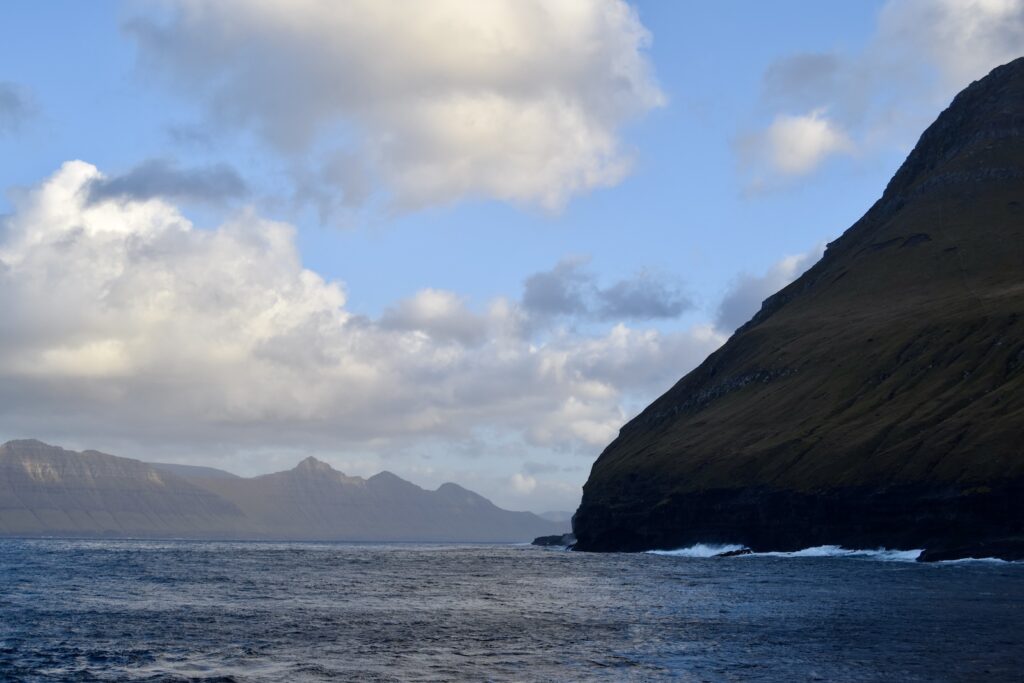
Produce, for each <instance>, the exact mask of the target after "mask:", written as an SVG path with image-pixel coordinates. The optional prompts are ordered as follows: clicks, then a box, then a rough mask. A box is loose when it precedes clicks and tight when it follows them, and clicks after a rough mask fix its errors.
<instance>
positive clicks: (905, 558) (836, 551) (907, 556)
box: [754, 545, 924, 562]
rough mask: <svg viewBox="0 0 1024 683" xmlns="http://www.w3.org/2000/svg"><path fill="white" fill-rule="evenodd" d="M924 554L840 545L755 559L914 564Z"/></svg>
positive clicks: (756, 554) (761, 555)
mask: <svg viewBox="0 0 1024 683" xmlns="http://www.w3.org/2000/svg"><path fill="white" fill-rule="evenodd" d="M923 552H924V550H923V549H917V550H890V549H888V548H877V549H875V550H853V549H850V548H843V547H842V546H838V545H819V546H815V547H813V548H804V549H803V550H795V551H793V552H788V553H782V552H772V553H754V557H862V558H866V559H870V560H882V561H885V562H914V561H916V560H917V558H918V557H920V555H921V553H923Z"/></svg>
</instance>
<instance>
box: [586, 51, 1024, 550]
mask: <svg viewBox="0 0 1024 683" xmlns="http://www.w3.org/2000/svg"><path fill="white" fill-rule="evenodd" d="M1022 195H1024V58H1022V59H1018V60H1016V61H1014V62H1012V63H1010V64H1008V65H1005V66H1002V67H999V68H998V69H995V70H994V71H993V72H992V73H991V74H990V75H989V76H987V77H986V78H984V79H982V80H981V81H978V82H976V83H974V84H972V85H971V86H969V87H968V88H967V89H965V90H964V91H963V92H962V93H960V94H959V95H958V96H957V97H956V99H955V100H954V101H953V103H952V104H951V105H950V107H949V108H948V109H947V110H946V111H945V112H943V113H942V115H941V116H939V118H938V120H937V121H936V122H935V123H934V124H932V125H931V126H930V127H929V128H928V130H927V131H925V133H924V134H923V135H922V136H921V139H920V141H919V142H918V144H917V146H916V147H915V148H914V150H913V152H911V154H910V156H909V157H908V158H907V160H906V162H905V163H904V164H903V165H902V166H901V168H900V169H899V171H898V172H897V173H896V175H895V176H894V177H893V179H892V181H891V182H890V183H889V185H888V187H887V188H886V190H885V192H884V194H883V195H882V197H881V199H879V200H878V202H876V203H875V205H874V206H872V207H871V209H870V210H869V211H868V212H867V214H865V216H864V217H863V218H862V219H861V220H859V221H858V222H857V223H856V224H854V225H853V226H852V227H851V228H850V229H849V230H847V231H846V232H845V233H844V234H843V235H842V236H841V237H839V238H838V239H837V240H835V241H834V242H833V243H831V244H830V245H829V247H828V249H827V250H826V252H825V255H824V256H823V257H822V259H821V261H819V262H818V263H817V264H816V265H814V266H813V267H812V268H811V269H810V270H808V271H807V272H806V273H805V274H804V275H803V276H801V277H800V278H799V279H797V280H796V281H795V282H793V283H792V284H790V285H789V286H787V287H786V288H784V289H783V290H781V291H780V292H778V293H776V294H774V295H773V296H771V297H769V298H768V299H767V300H766V301H765V302H764V304H763V305H762V307H761V310H760V311H759V312H758V313H757V314H756V315H755V316H754V317H753V319H752V320H750V321H749V322H748V323H746V324H745V325H743V326H742V327H741V328H740V329H738V330H737V331H736V333H735V334H734V335H733V336H732V337H731V338H730V339H729V341H728V342H727V343H726V344H725V345H724V346H722V348H721V349H719V350H718V351H716V352H715V353H713V354H712V355H711V356H710V357H708V359H707V360H706V361H705V362H704V363H702V364H701V365H700V366H699V367H698V368H696V369H695V370H693V371H692V372H691V373H689V374H688V375H687V376H686V377H684V378H683V379H682V380H680V381H679V382H678V383H677V384H676V385H675V386H674V387H672V388H671V389H670V390H669V391H668V392H666V393H665V394H664V395H663V396H661V397H660V398H659V399H657V400H656V401H655V402H654V403H652V404H651V405H650V406H649V407H648V408H647V409H646V410H644V411H643V412H642V413H640V414H639V415H638V416H637V417H636V418H634V419H633V420H632V421H631V422H629V423H628V424H626V425H625V426H624V427H623V428H622V430H621V431H620V433H619V436H618V438H616V439H615V441H613V442H612V443H611V444H610V445H609V446H608V447H607V448H606V449H605V451H604V452H603V453H602V454H601V456H600V457H599V458H598V459H597V461H596V462H595V464H594V467H593V470H592V471H591V475H590V478H589V480H588V481H587V484H586V486H585V487H584V494H583V500H582V502H581V505H580V508H579V510H578V511H577V513H576V515H575V517H574V524H573V529H574V531H575V533H576V536H577V537H578V539H579V540H578V542H577V544H576V548H577V549H579V550H598V551H600V550H607V551H620V550H648V549H654V548H678V547H686V546H690V545H693V544H695V543H711V542H715V543H722V542H728V543H738V544H743V545H745V546H748V547H750V548H751V549H753V550H755V551H764V550H797V549H800V548H805V547H809V546H815V545H824V544H833V545H842V546H844V547H847V548H878V547H889V548H930V549H935V550H934V551H932V552H930V553H928V554H926V555H925V559H929V558H931V557H937V556H941V557H951V556H957V555H958V554H959V555H960V556H965V555H964V554H966V553H974V552H980V551H979V550H977V549H978V548H985V549H986V552H987V551H988V550H991V551H992V552H994V553H995V554H996V556H999V557H1007V558H1010V557H1017V556H1019V554H1020V553H1021V549H1022V548H1024V545H1022V542H1021V539H1024V448H1022V447H1021V444H1024V418H1022V417H1021V416H1022V415H1024V360H1022V359H1024V220H1022V219H1021V214H1020V213H1019V212H1015V211H1011V210H1008V209H1007V207H1008V206H1012V205H1013V203H1014V202H1020V201H1021V197H1022ZM939 549H942V550H939ZM939 553H942V554H941V555H939Z"/></svg>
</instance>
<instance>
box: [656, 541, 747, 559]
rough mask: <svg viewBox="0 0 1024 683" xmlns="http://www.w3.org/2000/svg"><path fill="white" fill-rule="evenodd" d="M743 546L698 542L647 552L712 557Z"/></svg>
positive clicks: (672, 555)
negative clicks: (674, 548) (672, 548)
mask: <svg viewBox="0 0 1024 683" xmlns="http://www.w3.org/2000/svg"><path fill="white" fill-rule="evenodd" d="M744 547H745V546H742V545H731V544H721V545H719V544H713V543H710V544H709V543H698V544H696V545H691V546H690V547H689V548H679V549H678V550H649V551H648V552H649V553H650V554H651V555H668V556H669V557H714V556H715V555H721V554H722V553H729V552H732V551H734V550H743V548H744Z"/></svg>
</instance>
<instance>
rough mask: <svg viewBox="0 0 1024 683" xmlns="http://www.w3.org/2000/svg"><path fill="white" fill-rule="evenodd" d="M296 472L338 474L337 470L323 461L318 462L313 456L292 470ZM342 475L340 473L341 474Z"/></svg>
mask: <svg viewBox="0 0 1024 683" xmlns="http://www.w3.org/2000/svg"><path fill="white" fill-rule="evenodd" d="M292 471H294V472H337V470H336V469H334V468H333V467H331V466H330V465H328V464H327V463H325V462H324V461H323V460H317V459H316V458H314V457H313V456H312V455H311V456H309V457H307V458H304V459H303V460H301V461H300V462H299V464H297V465H296V466H295V467H293V468H292ZM339 474H340V472H339Z"/></svg>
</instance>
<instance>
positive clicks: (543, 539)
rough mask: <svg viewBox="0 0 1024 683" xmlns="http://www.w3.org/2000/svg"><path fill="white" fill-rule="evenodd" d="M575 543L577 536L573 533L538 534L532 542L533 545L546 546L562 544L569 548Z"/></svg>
mask: <svg viewBox="0 0 1024 683" xmlns="http://www.w3.org/2000/svg"><path fill="white" fill-rule="evenodd" d="M574 543H576V537H575V536H573V535H572V534H555V535H554V536H538V537H537V538H535V539H533V543H531V545H539V546H544V547H551V546H561V547H565V548H568V547H569V546H571V545H573V544H574Z"/></svg>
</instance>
